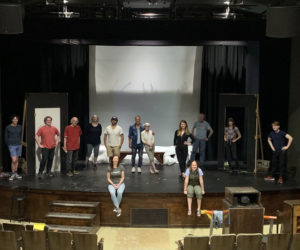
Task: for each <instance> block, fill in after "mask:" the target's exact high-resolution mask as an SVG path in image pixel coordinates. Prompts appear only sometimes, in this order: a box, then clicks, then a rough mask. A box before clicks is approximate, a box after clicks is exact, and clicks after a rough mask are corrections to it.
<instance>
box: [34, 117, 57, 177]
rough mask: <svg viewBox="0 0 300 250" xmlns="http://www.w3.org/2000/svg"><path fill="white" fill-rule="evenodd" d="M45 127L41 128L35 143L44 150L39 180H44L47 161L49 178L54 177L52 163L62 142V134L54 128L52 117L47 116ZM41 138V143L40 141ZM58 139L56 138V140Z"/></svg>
mask: <svg viewBox="0 0 300 250" xmlns="http://www.w3.org/2000/svg"><path fill="white" fill-rule="evenodd" d="M44 123H45V125H44V126H42V127H41V128H39V130H38V132H37V133H36V135H35V141H36V143H37V145H38V146H39V147H40V148H41V149H42V160H41V162H40V169H39V173H38V177H39V179H41V178H42V175H43V172H44V169H45V165H46V161H47V172H46V174H47V176H49V177H52V176H53V174H52V173H51V168H52V162H53V158H54V151H55V147H56V146H57V145H58V143H59V141H60V138H59V136H60V133H59V131H58V129H57V128H56V127H54V126H52V125H51V124H52V117H51V116H46V117H45V118H44ZM40 137H41V141H40ZM55 137H56V138H55Z"/></svg>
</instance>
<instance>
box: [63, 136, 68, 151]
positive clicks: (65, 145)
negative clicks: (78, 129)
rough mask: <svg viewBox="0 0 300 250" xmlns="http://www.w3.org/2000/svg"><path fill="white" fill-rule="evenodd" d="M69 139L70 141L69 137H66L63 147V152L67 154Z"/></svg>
mask: <svg viewBox="0 0 300 250" xmlns="http://www.w3.org/2000/svg"><path fill="white" fill-rule="evenodd" d="M67 139H68V137H67V136H65V137H64V147H63V150H64V151H65V152H66V153H67Z"/></svg>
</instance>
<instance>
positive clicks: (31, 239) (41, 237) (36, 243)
mask: <svg viewBox="0 0 300 250" xmlns="http://www.w3.org/2000/svg"><path fill="white" fill-rule="evenodd" d="M21 233H22V238H23V247H24V250H47V246H46V233H45V232H44V231H22V232H21Z"/></svg>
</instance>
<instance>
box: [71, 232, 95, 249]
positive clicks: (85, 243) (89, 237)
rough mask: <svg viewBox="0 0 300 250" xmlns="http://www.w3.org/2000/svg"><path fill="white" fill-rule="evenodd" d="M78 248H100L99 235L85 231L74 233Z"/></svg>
mask: <svg viewBox="0 0 300 250" xmlns="http://www.w3.org/2000/svg"><path fill="white" fill-rule="evenodd" d="M73 240H74V245H75V249H76V250H98V247H97V235H96V234H85V233H73Z"/></svg>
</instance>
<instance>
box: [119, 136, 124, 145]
mask: <svg viewBox="0 0 300 250" xmlns="http://www.w3.org/2000/svg"><path fill="white" fill-rule="evenodd" d="M123 142H124V135H123V134H121V143H120V148H121V147H122V145H123Z"/></svg>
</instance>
